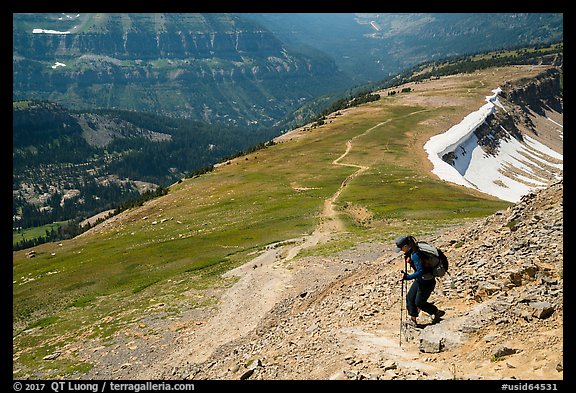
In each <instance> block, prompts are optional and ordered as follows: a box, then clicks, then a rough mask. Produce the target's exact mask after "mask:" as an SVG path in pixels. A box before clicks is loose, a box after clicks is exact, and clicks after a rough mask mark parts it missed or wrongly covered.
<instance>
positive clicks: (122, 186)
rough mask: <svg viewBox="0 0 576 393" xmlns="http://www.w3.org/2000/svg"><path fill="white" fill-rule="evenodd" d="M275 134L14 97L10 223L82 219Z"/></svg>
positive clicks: (27, 224)
mask: <svg viewBox="0 0 576 393" xmlns="http://www.w3.org/2000/svg"><path fill="white" fill-rule="evenodd" d="M271 138H272V135H267V134H265V132H260V131H255V130H247V129H241V128H235V127H215V126H211V125H209V124H206V123H202V122H196V121H192V120H185V119H173V118H168V117H163V116H158V115H153V114H146V113H137V112H126V111H71V110H69V109H66V108H64V107H62V106H61V105H59V104H56V103H51V102H41V101H17V102H14V104H13V153H12V157H13V168H14V173H13V183H12V190H13V204H12V209H13V226H14V227H15V228H28V227H34V226H39V225H44V224H50V223H53V222H56V221H65V220H75V221H77V222H79V221H80V220H82V219H84V218H86V217H89V216H91V215H94V214H96V213H99V212H101V211H104V210H107V209H117V208H119V207H121V206H122V205H123V204H127V203H130V202H131V201H134V200H137V199H138V198H140V196H141V194H143V193H145V192H147V191H150V192H152V191H154V190H156V189H157V188H158V187H160V188H162V187H167V186H168V185H170V184H172V183H174V182H175V181H177V180H179V179H182V178H184V177H186V176H192V175H194V173H195V172H198V171H200V170H201V169H202V168H206V169H205V170H209V169H210V167H211V166H212V165H213V164H215V163H217V162H220V161H221V160H222V159H224V158H225V157H228V156H232V155H235V154H237V153H238V152H242V151H245V150H247V149H250V148H254V146H258V145H259V144H261V143H263V142H264V141H268V140H270V139H271Z"/></svg>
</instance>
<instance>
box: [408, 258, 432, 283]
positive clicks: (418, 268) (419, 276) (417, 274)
mask: <svg viewBox="0 0 576 393" xmlns="http://www.w3.org/2000/svg"><path fill="white" fill-rule="evenodd" d="M410 266H411V267H412V269H414V273H412V274H408V273H406V275H405V276H404V278H405V279H406V280H418V281H424V282H426V283H429V282H430V279H433V278H434V277H433V276H432V275H431V274H430V272H429V271H427V270H424V265H423V264H422V259H420V256H419V255H418V253H417V252H412V253H410ZM424 274H426V276H424Z"/></svg>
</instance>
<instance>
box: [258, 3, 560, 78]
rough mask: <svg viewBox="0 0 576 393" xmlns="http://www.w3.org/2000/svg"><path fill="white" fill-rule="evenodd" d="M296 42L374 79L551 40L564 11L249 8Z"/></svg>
mask: <svg viewBox="0 0 576 393" xmlns="http://www.w3.org/2000/svg"><path fill="white" fill-rule="evenodd" d="M248 16H249V17H250V18H252V19H253V20H256V21H258V22H259V23H261V24H262V25H264V26H266V27H267V28H268V29H270V30H271V31H273V32H274V33H275V34H276V36H277V37H279V38H280V39H281V40H283V41H285V42H287V43H290V44H292V45H309V46H311V47H314V48H316V49H319V50H322V51H323V52H324V53H326V54H328V55H329V56H331V57H332V58H333V59H334V60H335V61H336V64H337V65H338V67H340V68H341V69H342V70H343V71H344V72H345V73H346V74H347V75H349V76H350V77H351V78H353V79H354V81H355V82H356V83H367V82H374V81H378V80H380V79H384V78H385V77H387V76H391V75H393V74H396V73H398V72H400V71H402V70H404V69H406V68H409V67H411V66H414V65H416V64H419V63H422V62H427V61H432V60H438V59H441V58H445V57H447V56H461V55H470V54H473V53H477V52H483V51H487V50H496V49H507V48H513V47H518V46H527V45H540V44H549V43H551V42H556V41H561V40H562V38H563V19H564V18H563V14H561V13H554V14H553V13H355V14H354V13H338V14H335V13H319V14H314V13H312V14H310V13H308V14H306V13H267V14H248Z"/></svg>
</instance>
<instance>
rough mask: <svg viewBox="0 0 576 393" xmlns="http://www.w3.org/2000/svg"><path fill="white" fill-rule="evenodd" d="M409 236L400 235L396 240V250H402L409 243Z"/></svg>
mask: <svg viewBox="0 0 576 393" xmlns="http://www.w3.org/2000/svg"><path fill="white" fill-rule="evenodd" d="M408 240H409V239H408V236H398V237H397V238H396V240H394V242H395V243H396V250H395V251H396V252H400V251H402V247H403V246H405V245H406V244H408Z"/></svg>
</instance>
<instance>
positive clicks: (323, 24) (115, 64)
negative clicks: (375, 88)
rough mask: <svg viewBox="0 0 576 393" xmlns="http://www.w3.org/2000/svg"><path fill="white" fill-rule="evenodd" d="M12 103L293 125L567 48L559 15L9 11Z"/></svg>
mask: <svg viewBox="0 0 576 393" xmlns="http://www.w3.org/2000/svg"><path fill="white" fill-rule="evenodd" d="M13 22H14V23H13V68H14V80H13V98H14V99H15V100H26V99H40V100H51V101H56V102H59V103H61V104H63V105H66V106H68V107H71V108H76V109H92V108H104V109H124V110H136V111H146V112H155V113H159V114H164V115H169V116H174V117H184V118H190V119H194V120H201V121H205V122H208V123H211V124H222V125H234V126H250V127H253V128H259V127H276V128H289V126H287V125H286V123H285V122H290V121H291V119H290V116H291V114H292V113H293V112H294V111H295V110H296V109H298V108H299V107H301V106H302V105H303V104H305V103H307V102H310V101H311V100H313V99H316V98H318V97H320V96H323V95H325V94H330V93H335V92H339V91H343V90H345V89H350V88H353V87H355V86H358V85H361V84H365V83H367V82H374V81H379V80H383V79H386V78H388V77H389V76H391V75H394V74H396V73H398V72H400V71H402V70H404V69H406V68H407V67H410V66H413V65H415V64H418V63H421V62H424V61H428V60H434V59H440V58H445V57H447V56H453V55H462V54H469V53H475V52H479V51H484V50H490V49H502V48H510V47H515V46H520V45H537V44H546V43H550V42H557V41H561V40H562V38H563V31H562V23H563V15H562V14H532V13H527V14H526V13H524V14H521V13H511V14H482V13H480V14H430V13H424V14H418V13H412V14H410V13H409V14H370V13H364V14H352V13H350V14H347V13H342V14H333V13H332V14H331V13H305V14H299V13H283V14H273V13H270V14H248V13H246V14H224V13H212V14H210V13H209V14H176V13H174V14H173V13H165V14H162V13H147V14H76V13H71V14H66V13H60V14H56V13H55V14H13Z"/></svg>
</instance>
